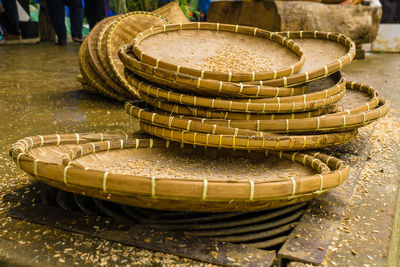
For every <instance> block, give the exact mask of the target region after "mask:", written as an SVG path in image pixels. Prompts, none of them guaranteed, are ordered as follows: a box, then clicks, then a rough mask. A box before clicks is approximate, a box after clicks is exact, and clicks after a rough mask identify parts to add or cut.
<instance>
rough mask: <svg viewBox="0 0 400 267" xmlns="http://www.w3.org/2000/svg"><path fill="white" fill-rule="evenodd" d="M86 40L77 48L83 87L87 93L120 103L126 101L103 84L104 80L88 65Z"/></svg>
mask: <svg viewBox="0 0 400 267" xmlns="http://www.w3.org/2000/svg"><path fill="white" fill-rule="evenodd" d="M87 42H88V41H87V39H85V40H84V41H83V43H82V45H81V47H80V48H79V68H80V71H81V74H82V79H83V80H84V82H85V83H84V84H83V86H84V87H85V89H88V90H89V91H93V92H96V93H99V94H101V95H104V96H107V97H110V98H113V99H116V100H118V101H120V102H124V101H125V100H126V98H125V97H123V96H121V95H120V94H119V93H118V92H116V91H114V90H113V89H112V88H111V87H109V86H107V84H105V83H104V80H103V79H102V78H101V77H100V76H99V75H98V73H97V72H96V71H95V70H94V69H93V67H92V66H91V65H90V63H89V51H88V46H87Z"/></svg>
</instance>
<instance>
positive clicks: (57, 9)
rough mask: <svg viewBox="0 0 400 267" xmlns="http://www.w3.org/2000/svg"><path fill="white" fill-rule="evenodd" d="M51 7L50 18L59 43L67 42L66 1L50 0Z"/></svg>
mask: <svg viewBox="0 0 400 267" xmlns="http://www.w3.org/2000/svg"><path fill="white" fill-rule="evenodd" d="M47 7H48V8H49V13H50V19H51V22H52V23H53V27H54V30H55V31H56V34H57V38H58V41H57V44H59V45H66V44H67V29H66V28H65V1H64V0H50V1H47Z"/></svg>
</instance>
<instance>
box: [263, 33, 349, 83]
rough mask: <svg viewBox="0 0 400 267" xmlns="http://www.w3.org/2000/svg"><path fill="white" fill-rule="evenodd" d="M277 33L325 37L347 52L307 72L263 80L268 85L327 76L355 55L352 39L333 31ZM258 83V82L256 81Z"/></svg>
mask: <svg viewBox="0 0 400 267" xmlns="http://www.w3.org/2000/svg"><path fill="white" fill-rule="evenodd" d="M278 34H280V35H282V36H285V37H287V38H300V39H305V38H307V39H326V40H328V41H334V42H337V43H338V44H341V45H344V46H345V47H346V48H347V49H348V51H347V53H346V54H345V55H344V56H342V57H340V58H338V59H337V60H335V61H334V62H332V63H329V64H328V65H325V66H322V67H321V68H317V69H315V70H312V71H308V72H299V73H296V74H294V75H291V76H288V77H283V78H279V79H276V80H269V81H264V82H263V84H266V85H270V86H293V85H296V84H302V83H304V82H309V81H313V80H317V79H320V78H321V77H325V76H328V75H330V74H332V73H333V72H336V71H338V70H341V69H342V68H343V67H344V66H346V65H348V64H349V63H350V62H351V61H352V60H353V58H354V56H355V55H356V45H355V43H354V41H353V40H351V39H350V38H349V37H347V36H345V35H343V34H340V33H333V32H322V31H286V32H278ZM258 84H260V83H258Z"/></svg>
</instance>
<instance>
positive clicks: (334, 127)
mask: <svg viewBox="0 0 400 267" xmlns="http://www.w3.org/2000/svg"><path fill="white" fill-rule="evenodd" d="M347 87H348V88H349V89H350V90H349V91H350V93H349V94H348V96H347V97H346V99H344V101H343V102H342V103H340V104H341V106H343V107H342V108H341V110H342V111H338V112H336V113H332V114H325V115H324V116H317V117H312V118H303V119H275V120H270V119H267V120H260V119H258V120H231V119H208V118H194V117H192V116H190V115H189V116H179V117H178V116H176V117H173V116H171V115H165V114H163V113H158V112H154V111H153V112H152V111H149V110H145V109H142V108H139V107H137V106H135V105H134V104H133V103H126V105H125V110H126V111H127V112H128V113H129V114H131V115H133V116H135V117H137V118H138V119H139V120H141V121H144V122H145V123H148V124H155V125H158V126H161V127H167V128H170V129H172V130H173V129H180V130H186V131H195V132H201V133H206V134H209V133H212V134H216V129H217V128H218V127H221V129H225V128H227V130H229V131H228V132H226V131H225V132H221V133H220V134H227V133H228V134H232V135H233V134H234V133H236V134H238V129H242V130H243V129H245V130H251V131H256V132H269V133H296V132H299V133H322V132H341V131H350V130H355V129H357V128H359V127H361V126H365V125H367V124H369V123H371V122H373V121H375V120H377V119H379V118H380V117H382V116H384V115H385V114H387V112H388V111H389V106H390V105H389V102H387V101H386V100H385V99H382V98H381V99H380V98H379V95H378V92H377V91H376V90H375V89H374V88H372V87H371V86H368V85H365V84H359V83H355V82H349V83H347ZM145 100H147V99H145ZM357 100H358V102H357ZM149 102H150V101H149ZM150 103H151V102H150ZM156 107H157V108H158V106H156ZM182 109H183V108H180V109H179V108H175V109H173V110H174V111H177V112H178V113H179V112H180V111H181V114H182V113H184V112H182ZM184 115H185V114H184ZM218 129H219V128H218ZM253 135H256V134H253Z"/></svg>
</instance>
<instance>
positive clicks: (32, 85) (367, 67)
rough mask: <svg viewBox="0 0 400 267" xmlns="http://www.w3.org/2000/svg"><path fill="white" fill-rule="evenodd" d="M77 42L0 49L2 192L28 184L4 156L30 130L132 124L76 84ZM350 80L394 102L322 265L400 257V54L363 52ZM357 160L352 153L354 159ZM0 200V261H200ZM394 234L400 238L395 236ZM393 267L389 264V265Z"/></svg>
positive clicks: (129, 128)
mask: <svg viewBox="0 0 400 267" xmlns="http://www.w3.org/2000/svg"><path fill="white" fill-rule="evenodd" d="M78 49H79V46H78V45H74V44H69V45H68V46H66V47H59V46H54V45H52V44H39V45H14V46H0V111H1V114H2V116H1V117H2V118H3V121H2V123H1V124H0V147H1V149H0V180H1V184H0V197H1V196H3V195H4V194H6V193H9V192H12V191H13V190H15V189H16V188H19V187H21V186H23V185H27V184H29V183H30V180H29V178H28V177H27V176H26V175H25V174H24V173H23V172H21V171H20V170H18V169H16V167H15V165H14V164H13V163H12V161H11V159H10V158H9V156H8V153H7V151H8V148H9V146H10V144H12V143H13V142H15V141H17V140H18V139H20V138H23V137H25V136H31V135H38V134H41V135H45V134H53V133H74V132H89V131H90V132H104V131H114V132H115V131H125V132H133V131H136V130H138V123H137V122H136V121H134V120H133V119H132V118H131V117H130V116H128V115H127V114H125V112H124V111H123V106H122V104H121V103H118V102H115V101H113V100H109V99H104V98H102V97H99V96H97V95H93V94H91V93H88V92H86V91H84V90H82V89H81V87H80V84H79V83H78V82H77V81H76V79H75V78H76V75H77V74H78V73H79V68H78V60H77V51H78ZM344 72H345V75H346V76H347V77H348V78H349V79H352V80H357V81H362V82H364V83H367V84H371V85H373V86H374V87H375V88H377V89H379V90H380V92H381V94H382V96H384V97H386V98H388V99H389V100H390V101H391V103H392V111H391V113H390V114H389V116H387V118H385V119H383V120H381V121H380V122H378V123H377V124H374V125H372V126H371V127H368V129H365V130H364V131H363V132H362V134H365V135H367V136H368V137H369V138H370V139H371V143H373V149H372V152H371V155H370V158H369V161H368V162H367V164H366V165H365V167H364V168H363V169H355V170H353V171H360V172H361V180H360V181H359V183H358V184H357V186H356V189H355V191H354V193H353V196H352V199H351V204H350V207H349V209H348V211H347V212H346V214H345V216H344V219H343V221H342V222H341V225H339V226H338V231H337V234H336V236H335V237H334V240H335V241H334V243H333V244H332V246H331V248H330V250H329V252H328V254H327V257H326V260H325V262H324V264H325V265H328V266H334V265H337V266H350V265H354V266H384V265H385V264H386V263H387V262H388V260H393V259H398V254H397V252H396V251H397V249H398V248H397V247H396V245H398V240H397V241H396V240H395V239H393V237H396V236H397V235H398V234H399V233H398V231H399V229H397V230H396V228H395V221H394V216H395V213H396V203H397V202H398V199H397V192H398V185H399V181H400V177H399V167H400V164H399V158H400V157H399V149H400V142H399V140H400V137H399V136H400V133H399V130H400V123H399V121H400V111H399V109H398V108H399V107H400V95H399V93H398V90H399V77H398V75H399V73H400V54H367V57H366V59H365V60H361V61H355V62H353V63H352V64H351V65H350V66H348V67H346V68H345V69H344ZM355 160H356V159H355ZM9 208H10V204H9V203H5V202H2V201H1V200H0V225H1V228H0V265H1V262H2V261H3V262H6V263H13V264H21V265H39V264H40V265H44V266H55V265H63V266H65V265H73V264H74V265H93V264H104V265H109V264H113V265H128V264H129V265H138V266H142V265H154V264H156V265H168V264H177V263H180V264H181V265H194V264H196V265H199V264H200V263H197V262H194V261H192V260H188V259H182V258H178V257H176V256H173V255H167V254H163V253H152V252H150V251H147V250H140V249H136V248H133V247H128V246H124V245H121V244H118V243H113V242H109V241H104V240H97V239H93V238H89V237H85V236H82V235H78V234H73V233H69V232H65V231H62V230H58V229H52V228H48V227H44V226H39V225H35V224H31V223H28V222H22V221H18V220H14V219H11V218H8V217H6V215H5V212H6V211H7V209H9ZM393 231H397V235H393ZM392 266H393V265H392Z"/></svg>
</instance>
